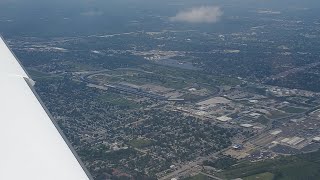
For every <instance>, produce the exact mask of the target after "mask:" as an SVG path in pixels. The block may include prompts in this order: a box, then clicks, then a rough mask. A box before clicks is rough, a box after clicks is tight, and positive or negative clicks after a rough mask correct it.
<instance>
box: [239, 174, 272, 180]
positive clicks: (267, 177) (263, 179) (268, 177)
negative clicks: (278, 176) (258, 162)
mask: <svg viewBox="0 0 320 180" xmlns="http://www.w3.org/2000/svg"><path fill="white" fill-rule="evenodd" d="M273 178H274V174H272V173H269V172H265V173H260V174H255V175H252V176H248V177H245V178H243V180H273Z"/></svg>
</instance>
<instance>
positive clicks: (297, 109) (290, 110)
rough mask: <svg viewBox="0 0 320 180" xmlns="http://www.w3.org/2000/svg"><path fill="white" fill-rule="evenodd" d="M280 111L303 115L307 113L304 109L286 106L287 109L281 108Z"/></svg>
mask: <svg viewBox="0 0 320 180" xmlns="http://www.w3.org/2000/svg"><path fill="white" fill-rule="evenodd" d="M280 110H282V111H285V112H287V113H303V112H305V111H307V110H306V109H304V108H300V107H293V106H285V107H283V108H281V109H280Z"/></svg>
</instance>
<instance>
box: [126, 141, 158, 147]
mask: <svg viewBox="0 0 320 180" xmlns="http://www.w3.org/2000/svg"><path fill="white" fill-rule="evenodd" d="M152 143H153V141H151V140H149V139H134V140H131V141H130V142H129V144H130V145H131V146H132V147H134V148H144V147H147V146H149V145H151V144H152Z"/></svg>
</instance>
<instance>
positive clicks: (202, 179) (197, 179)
mask: <svg viewBox="0 0 320 180" xmlns="http://www.w3.org/2000/svg"><path fill="white" fill-rule="evenodd" d="M211 179H212V178H210V177H208V176H206V175H203V174H197V175H195V176H192V177H188V178H185V179H184V180H211Z"/></svg>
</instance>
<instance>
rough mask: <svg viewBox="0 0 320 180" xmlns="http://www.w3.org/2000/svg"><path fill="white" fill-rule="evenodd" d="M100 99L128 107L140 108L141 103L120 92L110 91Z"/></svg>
mask: <svg viewBox="0 0 320 180" xmlns="http://www.w3.org/2000/svg"><path fill="white" fill-rule="evenodd" d="M100 100H101V101H104V102H108V103H110V104H112V105H116V106H123V107H128V108H131V109H132V108H140V104H138V103H136V102H134V101H130V100H128V99H126V98H124V97H121V96H120V95H119V94H116V93H111V92H108V93H106V94H104V95H102V96H100Z"/></svg>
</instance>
